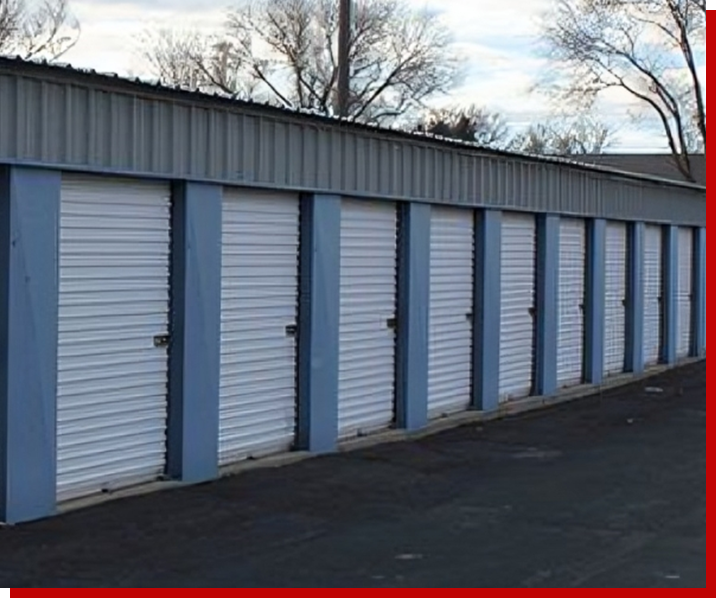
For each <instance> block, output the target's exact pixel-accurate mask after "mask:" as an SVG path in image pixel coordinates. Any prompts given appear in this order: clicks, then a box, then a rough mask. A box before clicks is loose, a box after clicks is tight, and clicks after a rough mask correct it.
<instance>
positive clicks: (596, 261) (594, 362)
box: [585, 219, 607, 385]
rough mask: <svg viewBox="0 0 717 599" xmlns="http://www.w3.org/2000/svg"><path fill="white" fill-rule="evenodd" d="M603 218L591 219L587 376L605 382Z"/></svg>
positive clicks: (604, 223) (587, 280)
mask: <svg viewBox="0 0 717 599" xmlns="http://www.w3.org/2000/svg"><path fill="white" fill-rule="evenodd" d="M606 229H607V223H606V221H605V220H603V219H592V220H589V221H588V232H587V242H588V247H587V268H586V273H585V274H586V281H585V283H586V285H585V379H586V382H588V383H590V384H592V385H599V384H600V383H602V379H603V374H604V367H605V235H606Z"/></svg>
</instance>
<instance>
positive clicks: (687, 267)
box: [677, 227, 694, 358]
mask: <svg viewBox="0 0 717 599" xmlns="http://www.w3.org/2000/svg"><path fill="white" fill-rule="evenodd" d="M678 244H679V261H680V262H679V265H680V267H679V272H678V286H679V289H678V303H677V305H678V310H679V317H678V322H677V357H679V358H686V357H687V356H689V355H690V346H691V343H692V268H693V264H692V253H693V251H694V249H693V245H692V244H693V233H692V229H688V228H685V227H682V228H680V230H679V237H678Z"/></svg>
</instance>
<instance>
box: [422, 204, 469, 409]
mask: <svg viewBox="0 0 717 599" xmlns="http://www.w3.org/2000/svg"><path fill="white" fill-rule="evenodd" d="M473 230H474V225H473V211H471V210H463V209H458V208H443V207H434V208H433V209H432V211H431V240H430V243H431V259H430V300H429V303H430V306H429V344H428V345H429V348H428V353H429V358H428V361H429V366H428V411H429V415H430V417H432V418H436V417H440V416H443V415H446V414H450V413H453V412H459V411H461V410H466V409H467V408H468V407H469V406H470V404H471V372H472V368H471V357H472V351H471V350H472V330H473V325H472V318H471V314H472V312H473V246H474V239H473Z"/></svg>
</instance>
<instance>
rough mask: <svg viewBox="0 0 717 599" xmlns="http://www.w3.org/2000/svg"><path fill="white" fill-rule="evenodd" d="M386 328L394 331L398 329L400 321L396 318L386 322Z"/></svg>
mask: <svg viewBox="0 0 717 599" xmlns="http://www.w3.org/2000/svg"><path fill="white" fill-rule="evenodd" d="M386 328H387V329H391V330H393V331H395V330H396V329H398V320H397V319H396V317H395V316H394V317H393V318H389V319H387V320H386Z"/></svg>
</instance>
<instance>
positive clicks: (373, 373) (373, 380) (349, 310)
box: [339, 200, 397, 438]
mask: <svg viewBox="0 0 717 599" xmlns="http://www.w3.org/2000/svg"><path fill="white" fill-rule="evenodd" d="M396 224H397V220H396V205H395V204H394V203H392V202H368V201H355V200H344V201H343V202H342V205H341V311H340V323H339V436H340V437H342V438H346V437H348V436H352V435H356V434H365V433H368V432H370V431H375V430H380V429H383V428H388V427H389V426H391V424H392V423H393V420H394V386H395V385H394V378H395V348H396V330H395V320H394V319H395V314H396Z"/></svg>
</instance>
